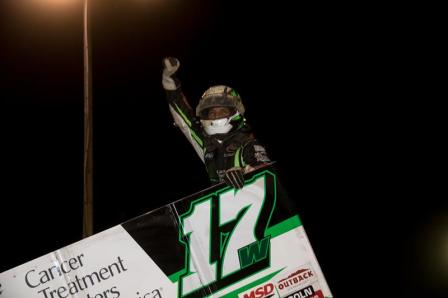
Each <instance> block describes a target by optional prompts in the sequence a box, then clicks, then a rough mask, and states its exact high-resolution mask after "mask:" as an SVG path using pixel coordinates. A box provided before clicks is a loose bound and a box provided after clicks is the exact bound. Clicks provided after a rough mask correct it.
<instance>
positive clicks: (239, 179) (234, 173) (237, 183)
mask: <svg viewBox="0 0 448 298" xmlns="http://www.w3.org/2000/svg"><path fill="white" fill-rule="evenodd" d="M243 175H244V169H243V168H240V167H234V168H230V169H228V170H227V171H226V172H225V174H224V182H225V183H226V184H227V185H229V186H232V187H233V188H236V189H241V188H243V186H244V176H243Z"/></svg>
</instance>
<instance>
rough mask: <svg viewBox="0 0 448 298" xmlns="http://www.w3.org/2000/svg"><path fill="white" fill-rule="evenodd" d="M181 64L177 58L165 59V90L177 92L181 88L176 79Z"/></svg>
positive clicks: (163, 82) (163, 74) (163, 75)
mask: <svg viewBox="0 0 448 298" xmlns="http://www.w3.org/2000/svg"><path fill="white" fill-rule="evenodd" d="M179 66H180V62H179V60H178V59H177V58H173V57H168V58H164V59H163V73H162V85H163V88H164V89H165V90H170V91H173V90H176V89H177V88H179V86H180V82H179V80H178V79H177V78H176V75H175V74H176V72H177V70H178V69H179Z"/></svg>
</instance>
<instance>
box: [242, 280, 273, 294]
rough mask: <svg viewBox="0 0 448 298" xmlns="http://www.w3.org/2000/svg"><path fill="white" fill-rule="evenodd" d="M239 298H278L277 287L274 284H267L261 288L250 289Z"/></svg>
mask: <svg viewBox="0 0 448 298" xmlns="http://www.w3.org/2000/svg"><path fill="white" fill-rule="evenodd" d="M238 297H239V298H270V297H278V296H277V294H276V292H275V286H274V284H273V283H271V282H270V283H267V284H264V285H261V286H257V287H255V288H252V289H250V290H249V291H246V292H244V293H241V294H239V295H238Z"/></svg>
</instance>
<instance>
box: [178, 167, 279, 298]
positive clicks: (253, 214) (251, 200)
mask: <svg viewBox="0 0 448 298" xmlns="http://www.w3.org/2000/svg"><path fill="white" fill-rule="evenodd" d="M270 184H272V185H273V187H271V188H270V189H274V191H271V192H267V191H266V190H267V189H268V187H267V186H268V185H270ZM275 199H276V198H275V175H274V174H272V173H270V172H268V171H266V172H263V173H261V174H258V175H256V176H254V177H253V178H252V179H251V180H250V181H247V182H246V185H245V187H244V188H243V189H241V190H239V191H235V190H234V189H233V188H232V189H229V188H228V187H227V188H225V189H223V190H220V191H218V192H216V193H213V194H209V195H207V196H206V197H202V198H200V199H198V200H196V201H193V202H192V203H191V205H190V209H189V210H188V211H187V212H186V213H184V214H182V215H181V216H180V218H181V227H180V235H181V238H180V240H181V241H182V242H183V244H184V245H185V246H186V251H187V253H186V264H185V266H186V268H187V271H186V273H184V274H183V275H182V276H181V277H180V279H179V297H189V298H190V297H203V296H204V295H210V294H212V293H214V292H216V291H218V290H220V289H222V288H223V287H225V286H228V285H230V284H231V283H234V282H236V281H238V280H240V279H242V278H245V277H246V276H248V275H251V274H253V273H256V272H257V271H259V270H262V269H265V268H267V267H269V262H270V258H269V255H270V254H269V253H270V238H269V237H265V236H264V232H265V230H266V228H267V227H268V224H269V220H270V217H271V215H272V212H273V209H274V206H275Z"/></svg>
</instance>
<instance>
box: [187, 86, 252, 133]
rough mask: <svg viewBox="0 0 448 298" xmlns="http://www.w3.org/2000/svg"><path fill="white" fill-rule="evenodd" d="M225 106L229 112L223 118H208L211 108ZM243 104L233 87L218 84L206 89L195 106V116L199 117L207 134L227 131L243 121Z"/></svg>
mask: <svg viewBox="0 0 448 298" xmlns="http://www.w3.org/2000/svg"><path fill="white" fill-rule="evenodd" d="M215 107H227V108H229V109H230V111H231V112H230V114H229V115H228V116H227V117H225V118H219V119H208V113H209V110H210V109H211V108H215ZM243 115H244V105H243V103H242V101H241V97H240V96H239V94H238V93H237V92H236V91H235V89H233V88H231V87H229V86H225V85H218V86H213V87H210V88H209V89H207V90H206V91H205V92H204V94H203V95H202V97H201V99H200V100H199V104H198V105H197V107H196V116H198V117H199V118H200V119H201V123H202V126H203V128H204V130H205V132H206V133H207V134H208V135H214V134H221V133H228V132H230V131H231V130H232V129H237V128H238V127H240V124H241V122H244V118H243Z"/></svg>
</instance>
